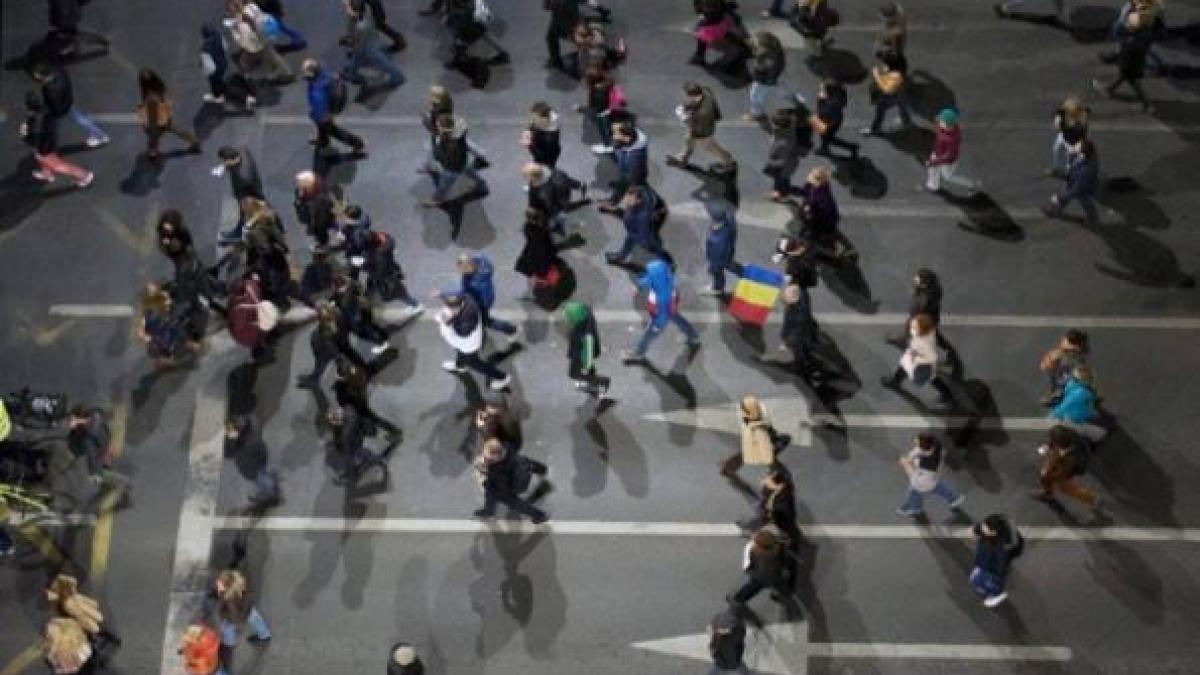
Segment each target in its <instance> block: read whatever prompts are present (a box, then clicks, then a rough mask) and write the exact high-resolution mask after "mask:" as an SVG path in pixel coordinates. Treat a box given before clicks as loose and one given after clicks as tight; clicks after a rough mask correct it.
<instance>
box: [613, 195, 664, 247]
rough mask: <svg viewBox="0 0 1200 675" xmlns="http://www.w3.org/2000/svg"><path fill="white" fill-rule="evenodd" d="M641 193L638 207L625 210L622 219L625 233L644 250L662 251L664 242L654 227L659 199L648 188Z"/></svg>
mask: <svg viewBox="0 0 1200 675" xmlns="http://www.w3.org/2000/svg"><path fill="white" fill-rule="evenodd" d="M639 193H640V194H639V199H638V203H637V205H635V206H632V207H630V208H628V209H625V213H624V215H623V217H622V220H623V221H624V224H625V233H626V234H627V235H628V236H630V237H632V238H633V240H634V241H635V242H637V243H638V245H639V246H641V247H642V248H644V249H647V250H658V249H661V248H662V240H661V239H659V236H658V232H657V228H655V226H654V212H655V209H656V208H657V206H658V201H659V197H658V195H656V194H654V190H652V189H650V188H648V187H642V188H640V189H639Z"/></svg>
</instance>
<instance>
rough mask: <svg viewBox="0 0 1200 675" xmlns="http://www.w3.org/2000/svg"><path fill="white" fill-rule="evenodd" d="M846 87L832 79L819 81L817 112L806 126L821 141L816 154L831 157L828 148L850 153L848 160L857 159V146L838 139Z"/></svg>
mask: <svg viewBox="0 0 1200 675" xmlns="http://www.w3.org/2000/svg"><path fill="white" fill-rule="evenodd" d="M848 100H849V99H848V97H847V95H846V87H845V86H843V85H842V83H841V82H838V81H837V80H834V79H825V80H822V81H821V86H820V88H819V89H818V90H817V112H816V113H815V114H814V115H812V116H811V117H809V118H808V120H807V121H808V124H809V126H810V127H812V130H813V133H815V134H816V135H817V138H819V139H820V140H821V143H820V145H819V146H818V147H817V149H816V154H818V155H823V156H825V157H832V156H833V153H831V152H830V151H829V148H830V147H837V148H842V149H843V150H848V151H849V152H850V159H852V160H854V159H858V144H857V143H851V142H850V141H845V140H842V139H841V138H838V135H837V134H838V131H839V130H840V129H841V128H842V123H843V122H844V121H845V110H846V104H847V101H848Z"/></svg>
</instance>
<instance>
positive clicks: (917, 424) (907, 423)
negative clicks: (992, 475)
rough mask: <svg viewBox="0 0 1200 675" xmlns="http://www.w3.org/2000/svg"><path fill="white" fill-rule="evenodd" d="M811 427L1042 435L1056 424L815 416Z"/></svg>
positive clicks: (1024, 420)
mask: <svg viewBox="0 0 1200 675" xmlns="http://www.w3.org/2000/svg"><path fill="white" fill-rule="evenodd" d="M809 424H810V425H811V426H816V425H822V426H831V427H845V428H857V429H927V428H934V429H957V428H961V427H965V426H967V425H971V426H973V427H975V428H976V429H983V430H988V431H1044V430H1046V429H1049V428H1050V427H1052V426H1054V425H1055V424H1056V422H1055V421H1054V420H1051V419H1048V418H1046V417H975V418H971V417H963V416H958V415H948V416H944V417H943V416H936V415H861V414H846V415H834V414H831V413H817V414H816V415H813V416H812V418H811V419H810V421H809Z"/></svg>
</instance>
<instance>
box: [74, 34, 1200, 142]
mask: <svg viewBox="0 0 1200 675" xmlns="http://www.w3.org/2000/svg"><path fill="white" fill-rule="evenodd" d="M839 30H840V28H839ZM91 117H92V119H94V120H95V121H96V122H97V123H100V124H113V125H139V126H140V125H141V122H140V121H139V120H138V117H137V115H136V114H134V113H97V114H93V115H91ZM255 119H256V120H257V122H258V123H259V124H260V125H262V126H280V127H293V126H298V127H311V126H312V120H310V119H309V118H308V116H307V115H281V114H269V115H258V116H257V117H256V118H255ZM870 121H871V120H870V119H869V118H865V117H864V118H862V119H848V120H846V121H845V122H844V123H843V126H844V127H845V128H847V129H856V128H858V127H862V126H866V125H867V124H868V123H870ZM338 122H339V123H341V124H343V125H345V126H349V127H369V128H371V127H374V128H387V127H396V128H402V127H417V126H420V125H421V124H423V123H422V122H421V118H420V117H417V116H415V115H339V116H338ZM234 123H236V121H234ZM528 124H529V120H528V118H525V117H508V116H500V115H497V116H493V117H479V118H472V119H471V126H472V128H475V129H480V128H486V127H498V128H507V127H524V126H527V125H528ZM638 124H639V125H641V126H645V127H655V128H657V127H666V128H670V129H678V128H680V124H679V120H678V119H677V118H675V117H639V118H638ZM717 124H718V126H720V127H722V128H747V129H750V128H754V129H759V128H761V127H760V125H759V124H758V123H757V122H745V121H742V120H740V119H732V120H722V121H720V122H718V123H717ZM971 129H972V130H973V131H979V130H982V129H994V130H997V131H1045V129H1046V120H1041V119H1039V120H1014V119H1011V118H997V119H988V118H982V119H978V118H972V119H971ZM1088 129H1089V131H1094V132H1101V133H1105V132H1107V133H1164V134H1165V133H1169V134H1179V133H1187V132H1190V131H1200V124H1198V123H1186V122H1183V123H1178V124H1171V125H1166V124H1163V123H1161V122H1157V121H1154V120H1148V121H1147V120H1136V119H1131V120H1128V121H1121V120H1117V121H1108V122H1096V123H1094V124H1089V125H1088Z"/></svg>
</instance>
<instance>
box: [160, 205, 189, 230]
mask: <svg viewBox="0 0 1200 675" xmlns="http://www.w3.org/2000/svg"><path fill="white" fill-rule="evenodd" d="M158 224H159V225H168V224H169V225H174V226H176V227H183V214H182V213H180V212H179V209H167V210H166V211H163V212H162V215H160V216H159V217H158Z"/></svg>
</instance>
